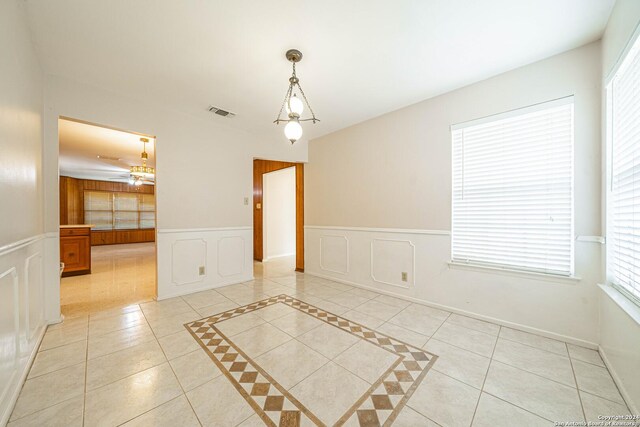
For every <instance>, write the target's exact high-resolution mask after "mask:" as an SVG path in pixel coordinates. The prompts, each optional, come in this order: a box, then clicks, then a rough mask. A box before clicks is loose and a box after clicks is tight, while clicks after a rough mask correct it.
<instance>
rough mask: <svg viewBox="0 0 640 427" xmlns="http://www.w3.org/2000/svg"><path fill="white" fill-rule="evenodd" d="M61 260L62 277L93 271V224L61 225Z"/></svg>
mask: <svg viewBox="0 0 640 427" xmlns="http://www.w3.org/2000/svg"><path fill="white" fill-rule="evenodd" d="M60 262H63V263H64V270H63V272H62V277H66V276H75V275H80V274H90V273H91V226H90V225H65V226H61V227H60Z"/></svg>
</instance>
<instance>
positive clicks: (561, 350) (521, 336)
mask: <svg viewBox="0 0 640 427" xmlns="http://www.w3.org/2000/svg"><path fill="white" fill-rule="evenodd" d="M500 338H504V339H507V340H511V341H517V342H519V343H521V344H526V345H530V346H531V347H537V348H540V349H542V350H547V351H550V352H552V353H558V354H560V355H562V356H568V353H567V346H566V344H565V343H563V342H562V341H556V340H552V339H551V338H546V337H543V336H540V335H535V334H530V333H528V332H522V331H518V330H516V329H511V328H506V327H504V326H503V327H502V328H501V329H500Z"/></svg>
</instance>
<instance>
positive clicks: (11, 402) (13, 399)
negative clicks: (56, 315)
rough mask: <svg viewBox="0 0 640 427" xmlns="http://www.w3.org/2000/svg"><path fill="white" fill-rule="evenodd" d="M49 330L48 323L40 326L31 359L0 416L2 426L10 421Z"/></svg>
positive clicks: (30, 355)
mask: <svg viewBox="0 0 640 427" xmlns="http://www.w3.org/2000/svg"><path fill="white" fill-rule="evenodd" d="M46 331H47V325H43V326H41V327H40V331H38V338H37V341H36V344H35V345H34V346H33V348H32V349H31V353H30V354H29V359H28V360H27V363H26V364H25V366H24V368H23V369H22V372H21V373H20V379H19V380H18V382H17V383H16V385H15V387H14V389H13V391H12V392H11V393H10V394H9V395H10V397H9V398H8V401H9V404H8V405H7V407H6V410H5V413H4V414H2V416H1V417H0V426H4V425H6V424H8V423H9V417H11V413H12V412H13V408H14V407H15V406H16V402H17V401H18V396H20V391H22V386H23V385H24V383H25V381H26V380H27V376H28V375H29V371H30V370H31V365H33V361H34V360H35V358H36V355H37V354H38V349H39V348H40V344H41V343H42V339H43V338H44V333H45V332H46Z"/></svg>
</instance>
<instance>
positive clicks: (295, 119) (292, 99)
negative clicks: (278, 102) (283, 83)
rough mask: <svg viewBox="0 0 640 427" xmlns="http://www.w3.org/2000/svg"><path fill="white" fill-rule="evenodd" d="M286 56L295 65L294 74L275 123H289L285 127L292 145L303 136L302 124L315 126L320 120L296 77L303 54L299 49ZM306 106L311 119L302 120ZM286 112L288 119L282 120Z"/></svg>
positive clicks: (292, 50) (289, 51)
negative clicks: (309, 123)
mask: <svg viewBox="0 0 640 427" xmlns="http://www.w3.org/2000/svg"><path fill="white" fill-rule="evenodd" d="M285 56H286V58H287V60H289V62H291V63H292V64H293V72H292V74H291V77H289V88H288V89H287V94H286V95H285V96H284V102H283V103H282V107H280V112H278V118H277V119H276V120H274V123H275V124H280V122H286V123H287V124H286V125H285V127H284V134H285V136H286V137H287V139H288V140H289V141H291V144H293V143H294V142H296V141H297V140H298V139H300V137H301V136H302V125H300V122H308V121H312V122H313V123H314V124H315V123H316V122H319V121H320V120H319V119H317V118H316V115H315V114H314V113H313V109H311V105H309V101H307V97H306V96H305V94H304V91H303V90H302V86H300V80H299V79H298V76H297V75H296V63H298V62H300V61H301V60H302V52H300V51H299V50H297V49H289V50H288V51H287V53H286V54H285ZM298 94H300V97H298ZM305 104H306V105H307V107H308V108H309V112H310V113H311V117H310V118H307V119H302V118H301V117H302V113H303V111H304V106H305ZM284 110H286V112H287V118H282V112H283V111H284Z"/></svg>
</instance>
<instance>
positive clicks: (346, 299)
mask: <svg viewBox="0 0 640 427" xmlns="http://www.w3.org/2000/svg"><path fill="white" fill-rule="evenodd" d="M327 301H329V302H332V303H334V304H339V305H342V306H345V307H347V308H355V307H357V306H359V305H361V304H364V303H365V302H367V301H369V298H367V297H361V296H358V295H354V294H351V293H348V292H343V293H340V294H338V295H334V296H332V297H329V298H327Z"/></svg>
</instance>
